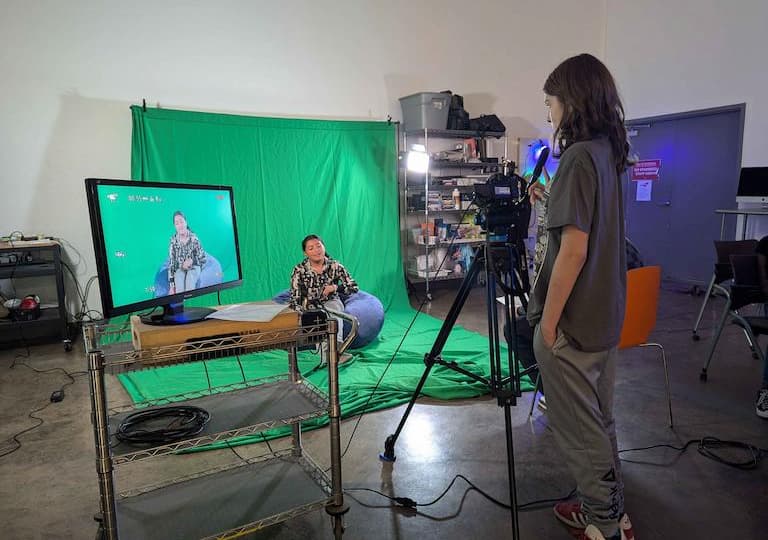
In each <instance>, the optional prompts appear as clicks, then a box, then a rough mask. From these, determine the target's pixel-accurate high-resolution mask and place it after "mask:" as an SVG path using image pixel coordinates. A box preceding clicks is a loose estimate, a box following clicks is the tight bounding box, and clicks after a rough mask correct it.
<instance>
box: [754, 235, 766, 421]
mask: <svg viewBox="0 0 768 540" xmlns="http://www.w3.org/2000/svg"><path fill="white" fill-rule="evenodd" d="M756 252H757V268H758V272H759V273H760V283H761V285H762V287H763V293H764V294H765V295H766V296H768V236H764V237H762V238H761V239H760V241H759V242H758V243H757V249H756ZM765 314H766V316H768V304H766V305H765ZM755 413H757V416H759V417H760V418H768V350H766V355H765V366H763V384H762V387H761V388H760V390H758V392H757V399H756V400H755Z"/></svg>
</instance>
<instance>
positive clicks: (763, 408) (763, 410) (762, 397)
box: [755, 388, 768, 418]
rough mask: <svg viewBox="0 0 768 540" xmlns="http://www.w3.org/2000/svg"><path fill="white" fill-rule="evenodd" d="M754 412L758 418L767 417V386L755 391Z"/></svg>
mask: <svg viewBox="0 0 768 540" xmlns="http://www.w3.org/2000/svg"><path fill="white" fill-rule="evenodd" d="M755 413H757V416H759V417H760V418H768V388H761V389H760V391H759V392H758V393H757V399H756V400H755Z"/></svg>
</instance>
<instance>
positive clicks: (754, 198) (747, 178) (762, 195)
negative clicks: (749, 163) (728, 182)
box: [736, 167, 768, 204]
mask: <svg viewBox="0 0 768 540" xmlns="http://www.w3.org/2000/svg"><path fill="white" fill-rule="evenodd" d="M736 202H737V203H764V204H768V167H742V168H741V174H740V175H739V189H738V191H737V193H736Z"/></svg>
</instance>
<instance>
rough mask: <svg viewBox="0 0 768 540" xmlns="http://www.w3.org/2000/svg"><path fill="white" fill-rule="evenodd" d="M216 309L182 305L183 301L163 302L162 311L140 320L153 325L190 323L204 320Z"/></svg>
mask: <svg viewBox="0 0 768 540" xmlns="http://www.w3.org/2000/svg"><path fill="white" fill-rule="evenodd" d="M214 311H216V310H215V309H213V308H207V307H184V303H183V302H179V303H178V304H165V305H164V306H163V312H162V313H160V314H157V315H152V314H150V315H144V316H143V317H141V322H143V323H144V324H151V325H155V326H169V325H177V324H190V323H196V322H200V321H204V320H205V318H206V317H207V316H208V315H210V314H211V313H213V312H214Z"/></svg>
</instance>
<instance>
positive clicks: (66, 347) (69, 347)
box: [64, 339, 72, 352]
mask: <svg viewBox="0 0 768 540" xmlns="http://www.w3.org/2000/svg"><path fill="white" fill-rule="evenodd" d="M64 350H65V351H67V352H69V351H71V350H72V341H70V340H68V339H65V340H64Z"/></svg>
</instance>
